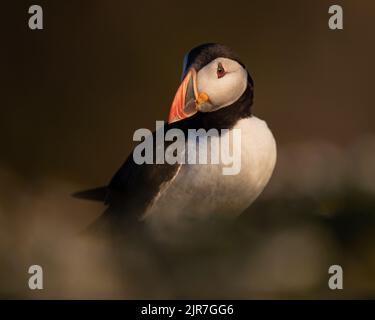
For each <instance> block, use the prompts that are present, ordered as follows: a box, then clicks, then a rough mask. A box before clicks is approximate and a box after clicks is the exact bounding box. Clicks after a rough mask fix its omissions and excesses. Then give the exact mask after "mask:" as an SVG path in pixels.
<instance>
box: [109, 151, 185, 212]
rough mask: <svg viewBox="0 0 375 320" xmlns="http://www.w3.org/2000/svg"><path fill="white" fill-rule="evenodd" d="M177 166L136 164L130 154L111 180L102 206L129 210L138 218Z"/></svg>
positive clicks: (174, 173)
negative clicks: (104, 204) (106, 205)
mask: <svg viewBox="0 0 375 320" xmlns="http://www.w3.org/2000/svg"><path fill="white" fill-rule="evenodd" d="M180 166H181V164H173V165H170V164H167V163H165V164H142V165H139V164H136V163H135V162H134V160H133V156H132V154H131V155H130V156H129V157H128V158H127V160H126V161H125V163H124V164H123V165H122V166H121V168H120V169H119V170H118V171H117V173H116V174H115V175H114V177H113V178H112V180H111V182H110V184H109V186H108V194H107V198H106V201H105V203H106V204H108V205H109V207H110V208H111V209H114V210H116V211H117V210H120V211H121V212H124V213H125V212H126V211H130V212H131V213H132V214H137V215H138V216H139V215H141V214H142V213H144V211H145V210H146V209H147V207H148V206H149V205H150V204H151V203H152V201H153V200H154V198H155V196H156V195H157V194H158V193H159V192H161V191H162V190H163V188H165V187H166V186H167V185H168V182H169V181H171V180H172V179H173V177H174V176H175V175H176V174H177V173H178V169H179V167H180Z"/></svg>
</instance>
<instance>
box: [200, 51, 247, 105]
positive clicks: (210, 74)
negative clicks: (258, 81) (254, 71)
mask: <svg viewBox="0 0 375 320" xmlns="http://www.w3.org/2000/svg"><path fill="white" fill-rule="evenodd" d="M246 86H247V72H246V70H245V69H244V68H243V67H242V66H241V65H240V64H239V63H238V62H237V61H234V60H231V59H227V58H216V59H215V60H213V61H211V62H210V63H209V64H207V65H206V66H204V67H203V68H202V69H201V70H199V72H198V73H197V89H198V92H204V93H206V94H207V95H208V98H209V101H208V102H206V103H204V104H202V105H200V106H199V107H198V109H199V111H201V112H210V111H215V110H218V109H220V108H223V107H226V106H229V105H231V104H232V103H234V102H235V101H237V100H238V99H239V98H240V97H241V95H242V94H243V93H244V92H245V90H246Z"/></svg>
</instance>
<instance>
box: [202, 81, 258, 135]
mask: <svg viewBox="0 0 375 320" xmlns="http://www.w3.org/2000/svg"><path fill="white" fill-rule="evenodd" d="M252 104H253V92H252V90H251V88H250V87H247V89H246V90H245V92H244V93H243V94H242V96H241V97H240V98H239V99H238V100H237V101H236V102H235V103H233V104H231V105H229V106H227V107H224V108H221V109H219V110H217V111H214V112H198V113H197V114H196V116H197V117H199V118H200V121H201V126H202V127H203V128H204V129H206V130H209V129H213V128H214V129H217V130H221V129H232V128H233V127H234V126H235V124H236V123H237V121H238V120H240V119H243V118H248V117H250V116H251V106H252Z"/></svg>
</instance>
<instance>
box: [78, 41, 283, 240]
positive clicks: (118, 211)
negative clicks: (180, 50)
mask: <svg viewBox="0 0 375 320" xmlns="http://www.w3.org/2000/svg"><path fill="white" fill-rule="evenodd" d="M181 79H182V82H181V85H180V86H179V88H178V90H177V93H176V95H175V98H174V100H173V102H172V105H171V108H170V111H169V116H168V123H166V124H165V126H164V128H163V130H165V131H167V130H169V129H171V128H178V129H180V130H182V131H183V132H187V130H189V129H205V130H210V129H217V130H221V129H228V131H227V132H229V133H227V134H231V132H232V131H233V130H234V129H240V131H241V139H239V140H238V141H236V140H234V141H233V143H234V144H237V147H239V148H240V150H241V170H240V172H239V173H238V174H235V175H223V173H222V167H223V165H224V164H222V163H219V164H178V163H176V164H168V163H164V164H143V165H139V164H136V163H135V161H134V159H133V157H132V154H130V155H129V157H128V158H127V159H126V161H125V163H124V164H123V165H122V166H121V167H120V169H119V170H118V171H117V172H116V173H115V175H114V176H113V178H112V179H111V181H110V183H109V184H108V185H107V186H105V187H100V188H96V189H91V190H87V191H82V192H78V193H76V194H75V196H76V197H79V198H85V199H91V200H98V201H102V202H104V203H105V204H106V205H107V206H108V208H107V209H106V211H105V212H104V214H103V215H102V217H101V218H100V219H99V220H98V223H101V222H102V221H107V222H108V221H112V224H114V225H116V226H117V227H120V228H121V226H122V225H124V224H123V222H124V221H125V222H126V223H125V224H126V225H128V222H129V221H132V222H136V223H138V222H140V223H143V224H145V225H146V226H147V229H150V230H151V231H152V232H153V233H154V234H156V235H157V236H158V237H168V236H170V235H171V234H172V233H176V234H181V233H183V231H185V230H188V228H189V226H190V225H191V224H193V223H194V222H197V221H204V220H207V219H210V217H213V216H215V215H218V214H220V215H222V216H228V217H236V216H238V215H239V214H241V213H242V212H243V211H244V210H245V209H246V208H247V207H248V206H249V205H250V204H251V203H252V202H253V201H254V200H255V199H256V198H257V197H258V195H259V194H260V193H261V192H262V191H263V189H264V188H265V186H266V184H267V183H268V181H269V179H270V177H271V175H272V172H273V170H274V167H275V163H276V153H277V152H276V143H275V139H274V137H273V134H272V133H271V131H270V129H269V128H268V126H267V124H266V122H265V121H263V120H261V119H259V118H257V117H255V116H254V115H253V113H252V105H253V96H254V83H253V80H252V78H251V76H250V74H249V72H248V71H247V70H246V68H245V65H244V63H243V62H242V61H241V60H240V58H239V57H238V55H237V54H236V53H235V52H234V51H233V50H232V49H230V48H228V47H227V46H224V45H221V44H216V43H209V44H203V45H200V46H197V47H195V48H193V49H192V50H190V51H189V52H188V53H187V54H186V55H185V58H184V60H183V70H182V77H181ZM153 136H154V139H155V132H154V133H153ZM219 138H220V137H217V139H219ZM212 139H215V137H213V138H212ZM186 143H187V142H186ZM156 147H157V146H156ZM133 151H134V150H133Z"/></svg>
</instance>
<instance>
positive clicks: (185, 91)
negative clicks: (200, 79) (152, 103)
mask: <svg viewBox="0 0 375 320" xmlns="http://www.w3.org/2000/svg"><path fill="white" fill-rule="evenodd" d="M207 100H208V96H207V95H206V94H205V93H203V92H202V93H198V90H197V72H196V71H195V69H194V68H191V69H190V70H189V72H188V73H187V75H186V76H185V78H184V79H183V80H182V82H181V84H180V87H179V88H178V90H177V92H176V95H175V97H174V99H173V102H172V105H171V108H170V111H169V116H168V123H172V122H176V121H179V120H182V119H185V118H188V117H191V116H192V115H194V114H195V113H196V112H197V111H198V107H199V105H200V104H202V103H204V102H206V101H207Z"/></svg>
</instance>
